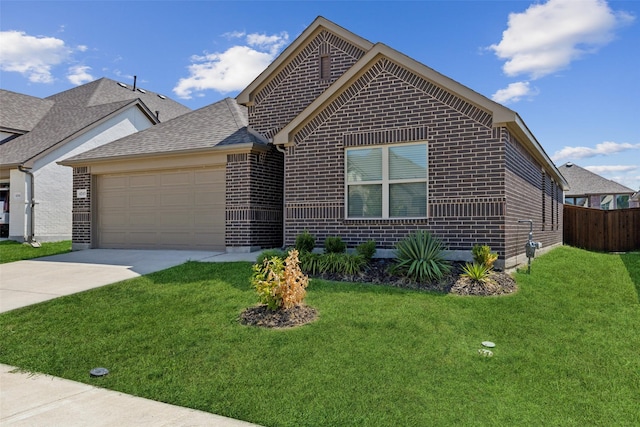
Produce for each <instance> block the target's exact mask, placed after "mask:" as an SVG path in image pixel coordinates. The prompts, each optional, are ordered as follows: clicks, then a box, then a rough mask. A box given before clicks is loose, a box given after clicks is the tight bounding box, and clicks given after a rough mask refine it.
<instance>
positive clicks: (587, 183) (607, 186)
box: [558, 163, 635, 197]
mask: <svg viewBox="0 0 640 427" xmlns="http://www.w3.org/2000/svg"><path fill="white" fill-rule="evenodd" d="M558 169H559V170H560V173H562V175H564V177H565V178H566V180H567V182H568V183H569V189H568V190H567V191H565V194H564V195H565V196H568V197H571V196H587V195H590V194H633V193H634V192H635V190H632V189H631V188H629V187H625V186H624V185H622V184H619V183H617V182H615V181H611V180H610V179H606V178H603V177H601V176H600V175H598V174H595V173H593V172H591V171H589V170H587V169H584V168H581V167H580V166H578V165H575V164H573V163H565V164H564V165H562V166H560V167H559V168H558Z"/></svg>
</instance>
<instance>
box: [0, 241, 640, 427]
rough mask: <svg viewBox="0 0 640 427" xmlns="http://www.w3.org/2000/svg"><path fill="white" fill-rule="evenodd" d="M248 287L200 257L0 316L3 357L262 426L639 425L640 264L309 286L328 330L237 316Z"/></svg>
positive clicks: (573, 261) (231, 268) (587, 256)
mask: <svg viewBox="0 0 640 427" xmlns="http://www.w3.org/2000/svg"><path fill="white" fill-rule="evenodd" d="M250 275H251V265H250V264H249V263H226V264H208V263H195V262H190V263H187V264H184V265H182V266H178V267H175V268H172V269H168V270H165V271H162V272H158V273H154V274H150V275H148V276H143V277H140V278H136V279H132V280H128V281H125V282H121V283H118V284H114V285H111V286H107V287H103V288H99V289H95V290H91V291H88V292H85V293H82V294H76V295H71V296H68V297H64V298H60V299H57V300H53V301H49V302H46V303H43V304H39V305H37V306H32V307H27V308H24V309H19V310H15V311H12V312H9V313H4V314H2V315H0V362H2V363H6V364H10V365H14V366H19V367H20V368H22V369H24V370H27V371H34V372H44V373H47V374H51V375H56V376H60V377H64V378H69V379H72V380H76V381H81V382H86V383H90V384H95V385H98V386H101V387H106V388H110V389H114V390H118V391H122V392H125V393H129V394H134V395H138V396H143V397H147V398H150V399H154V400H159V401H163V402H169V403H172V404H176V405H181V406H187V407H191V408H196V409H200V410H204V411H210V412H214V413H217V414H221V415H225V416H229V417H233V418H239V419H243V420H247V421H251V422H254V423H258V424H262V425H265V426H349V425H353V426H410V425H415V426H426V425H563V426H564V425H575V426H583V425H622V426H624V425H629V426H631V425H640V411H638V402H639V401H638V396H640V357H639V353H638V351H639V350H638V349H640V300H639V298H640V297H639V295H640V253H637V252H636V253H633V254H623V255H613V254H597V253H590V252H586V251H582V250H579V249H575V248H570V247H562V248H558V249H556V250H553V251H552V252H550V253H548V254H547V255H544V256H541V257H540V258H538V259H536V260H535V262H534V263H533V266H532V274H531V275H526V274H523V273H517V274H516V279H517V282H518V288H519V291H518V292H517V293H515V294H512V295H508V296H500V297H460V296H455V295H444V294H437V293H427V292H422V291H413V290H406V289H398V288H393V287H387V286H377V285H366V284H352V283H338V282H329V281H323V280H317V279H313V280H312V281H311V284H310V286H309V288H308V296H307V300H306V302H307V304H309V305H311V306H313V307H315V308H316V309H317V310H318V312H319V318H318V320H316V321H315V322H314V323H311V324H308V325H305V326H302V327H299V328H294V329H289V330H267V329H260V328H255V327H248V326H243V325H241V324H240V323H239V322H238V317H239V315H240V313H241V312H242V310H244V309H245V308H247V307H249V306H251V305H254V304H255V303H256V302H257V296H256V294H255V292H254V291H253V290H252V289H251V288H250V285H249V278H250ZM485 340H489V341H493V342H495V343H496V347H495V348H494V349H493V351H494V356H493V357H482V356H480V355H479V354H478V349H480V348H481V347H482V346H481V342H482V341H485ZM95 367H106V368H108V369H109V370H110V373H109V375H107V376H106V377H103V378H93V379H92V378H90V377H89V370H90V369H92V368H95Z"/></svg>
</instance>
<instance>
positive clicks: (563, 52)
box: [489, 0, 634, 79]
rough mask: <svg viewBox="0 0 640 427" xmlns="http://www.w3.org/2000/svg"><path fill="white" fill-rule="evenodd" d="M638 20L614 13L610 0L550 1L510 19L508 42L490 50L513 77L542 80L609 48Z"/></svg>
mask: <svg viewBox="0 0 640 427" xmlns="http://www.w3.org/2000/svg"><path fill="white" fill-rule="evenodd" d="M633 20H634V17H633V16H631V15H630V14H628V13H626V12H614V11H612V10H611V9H610V8H609V6H608V5H607V2H606V1H605V0H580V1H576V0H549V1H547V2H546V3H542V4H538V3H536V4H533V5H531V6H529V8H528V9H527V10H526V11H524V12H522V13H512V14H510V15H509V22H508V28H507V29H506V30H505V31H504V32H503V33H502V40H501V41H500V43H498V44H493V45H491V46H490V47H489V49H490V50H493V51H494V52H495V54H496V55H497V56H498V57H499V58H500V59H503V60H506V62H505V64H504V66H503V71H504V72H505V74H507V75H508V76H517V75H521V74H526V75H529V76H530V78H532V79H537V78H540V77H543V76H545V75H548V74H552V73H554V72H556V71H559V70H561V69H564V68H566V67H567V66H568V65H569V64H570V63H571V62H572V61H574V60H576V59H578V58H580V57H582V56H584V55H585V54H587V53H593V52H595V51H596V50H597V49H598V48H599V47H602V46H604V45H606V44H607V43H609V42H610V41H611V40H612V39H613V37H614V30H615V29H617V28H619V27H620V26H622V25H625V24H628V23H631V22H632V21H633Z"/></svg>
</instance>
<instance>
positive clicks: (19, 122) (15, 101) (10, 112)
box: [0, 89, 53, 133]
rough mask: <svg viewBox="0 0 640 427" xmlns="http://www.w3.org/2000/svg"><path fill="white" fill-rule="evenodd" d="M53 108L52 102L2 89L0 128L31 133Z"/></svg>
mask: <svg viewBox="0 0 640 427" xmlns="http://www.w3.org/2000/svg"><path fill="white" fill-rule="evenodd" d="M52 106H53V101H50V100H46V99H40V98H36V97H34V96H29V95H23V94H21V93H15V92H11V91H8V90H4V89H0V128H1V129H7V130H15V131H19V132H22V133H24V132H29V131H30V130H32V129H33V128H34V127H35V126H36V124H37V123H38V122H39V121H40V119H42V118H43V117H44V115H45V114H47V111H49V109H50V108H51V107H52Z"/></svg>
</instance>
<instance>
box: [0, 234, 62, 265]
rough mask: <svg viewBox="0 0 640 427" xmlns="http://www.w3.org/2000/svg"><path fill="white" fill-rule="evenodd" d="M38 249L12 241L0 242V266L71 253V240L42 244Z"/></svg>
mask: <svg viewBox="0 0 640 427" xmlns="http://www.w3.org/2000/svg"><path fill="white" fill-rule="evenodd" d="M41 245H42V246H41V247H39V248H34V247H33V246H31V245H28V244H24V243H18V242H16V241H13V240H3V241H1V242H0V264H4V263H6V262H13V261H20V260H24V259H32V258H38V257H42V256H49V255H56V254H63V253H66V252H71V240H65V241H62V242H49V243H42V244H41Z"/></svg>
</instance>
